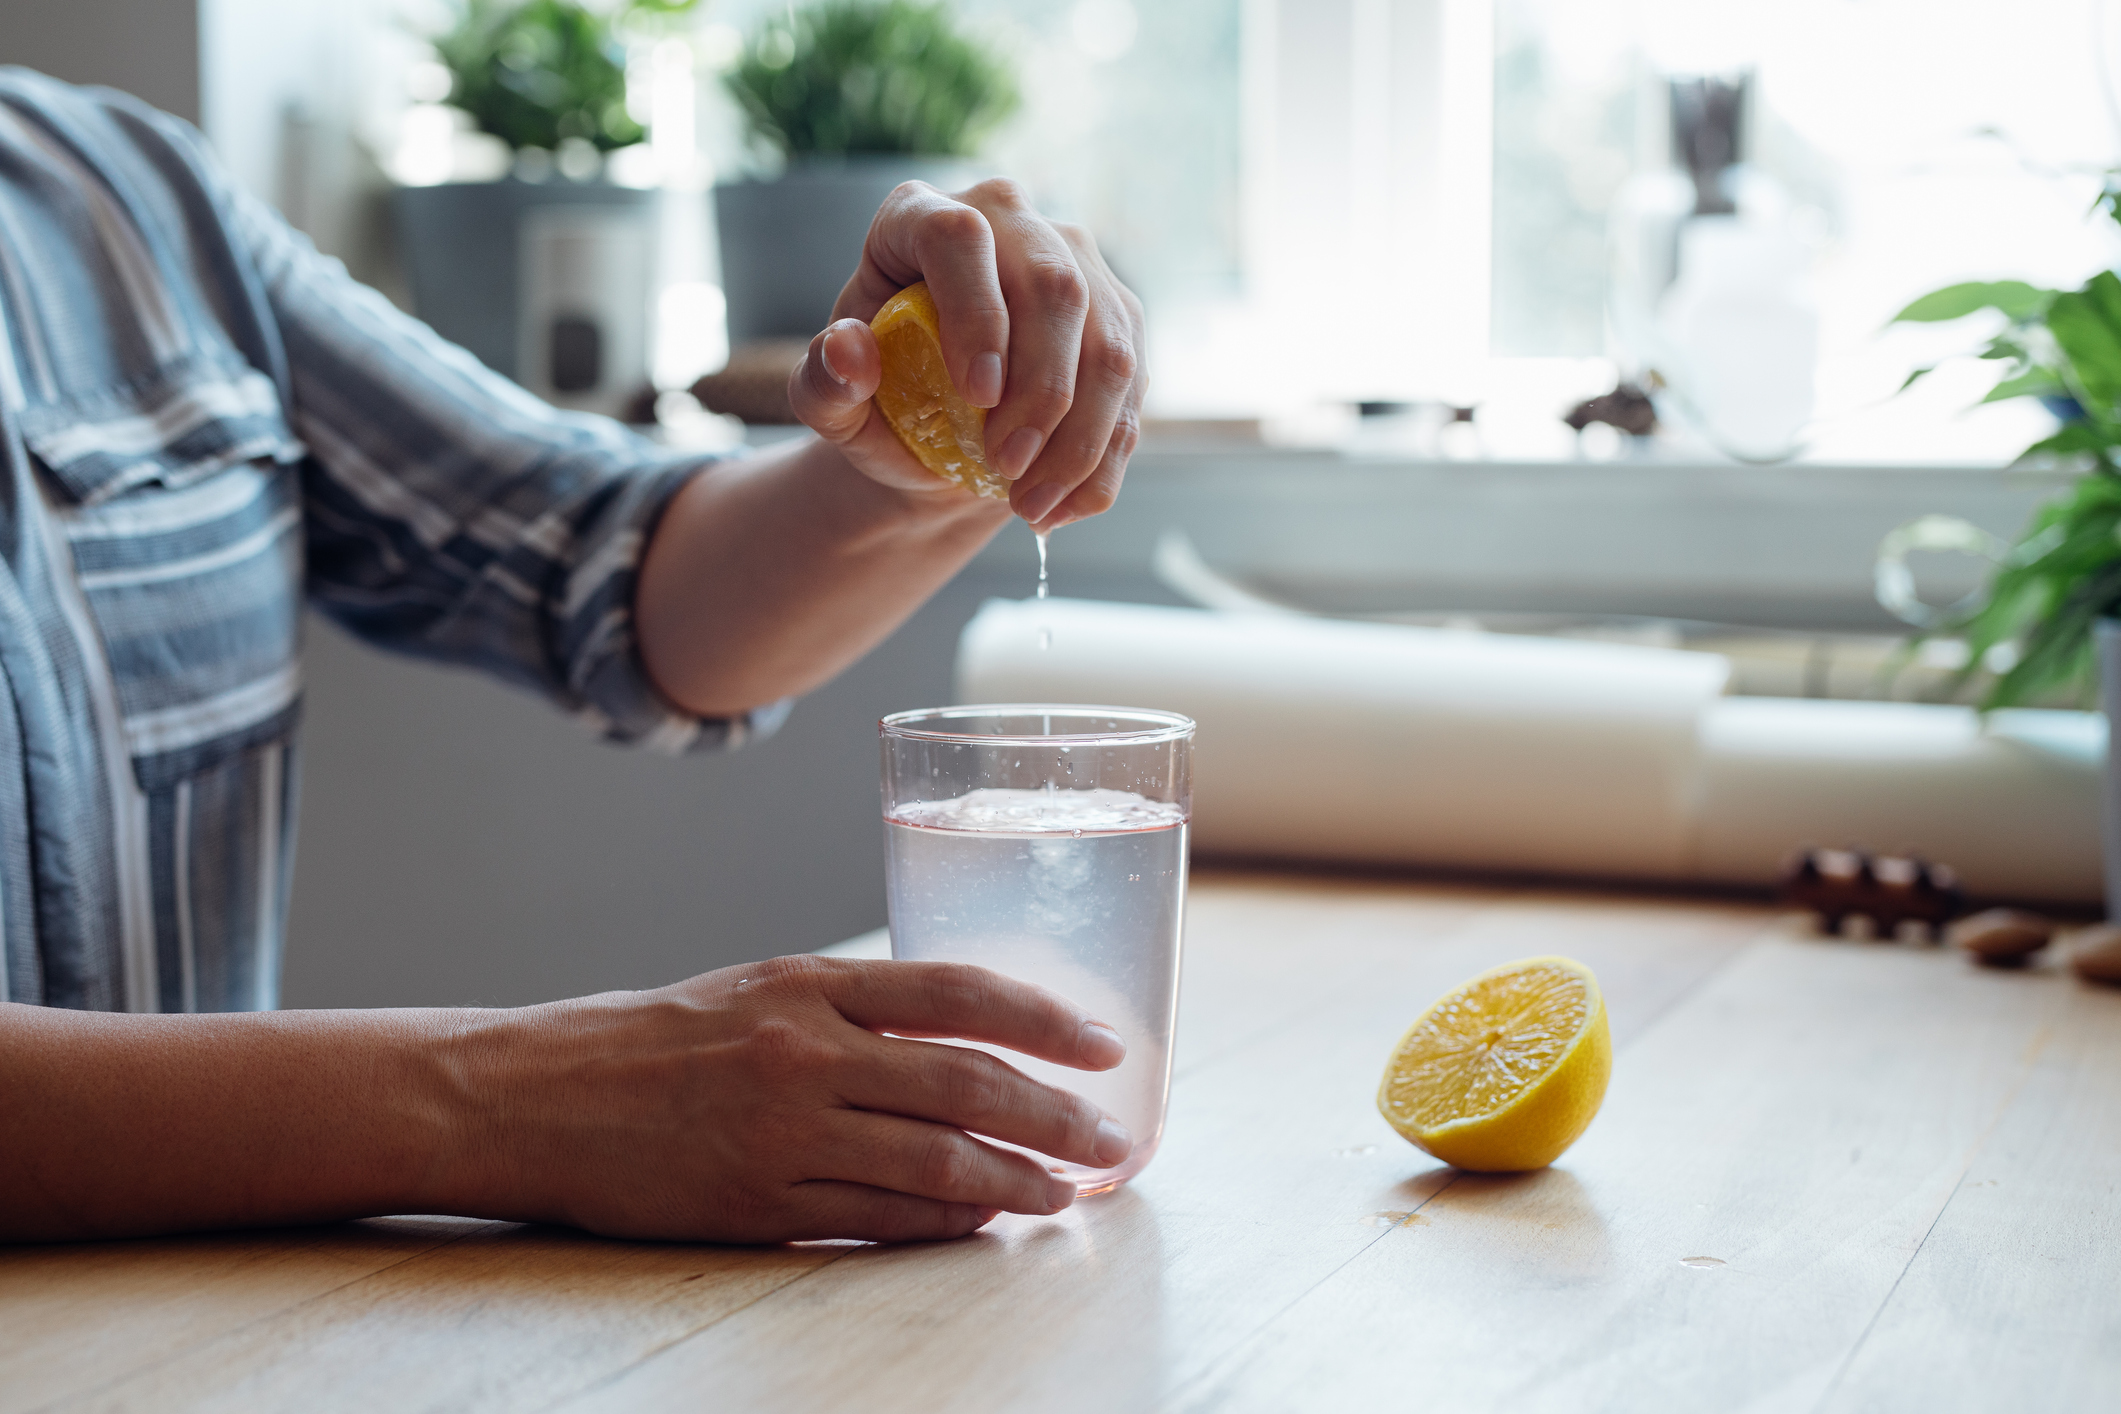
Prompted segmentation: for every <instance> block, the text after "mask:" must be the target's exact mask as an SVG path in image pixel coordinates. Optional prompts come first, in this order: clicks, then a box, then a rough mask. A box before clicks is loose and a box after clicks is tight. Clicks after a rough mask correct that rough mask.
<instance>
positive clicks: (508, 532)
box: [0, 69, 778, 1011]
mask: <svg viewBox="0 0 2121 1414" xmlns="http://www.w3.org/2000/svg"><path fill="white" fill-rule="evenodd" d="M698 467H699V460H698V458H696V457H695V458H677V457H673V456H671V455H669V454H667V453H664V452H661V451H659V450H658V449H657V448H655V447H653V446H652V445H650V444H649V443H647V442H645V441H643V440H642V439H640V438H638V437H635V436H633V435H632V434H630V433H628V432H626V431H625V430H624V429H623V428H621V427H620V426H618V425H617V424H616V423H613V422H610V421H608V420H605V419H601V418H592V417H585V416H581V415H577V414H570V413H562V412H559V411H556V410H554V409H552V408H550V407H548V406H546V405H545V404H543V403H541V402H539V401H537V400H536V399H534V398H532V397H531V396H529V395H528V394H527V393H525V392H523V391H522V390H521V389H520V388H517V387H516V386H515V385H514V384H512V383H509V382H508V381H507V380H505V379H503V378H501V377H499V376H498V375H496V374H494V373H492V372H490V371H489V370H487V369H486V368H484V367H482V366H480V365H479V364H478V362H477V361H476V360H474V359H473V358H472V357H471V356H470V355H468V354H466V353H465V352H463V351H462V350H460V349H458V348H455V347H454V346H452V345H450V344H447V343H445V342H444V341H443V340H441V339H440V338H438V337H437V336H436V335H435V334H434V333H433V332H432V331H430V330H429V329H427V328H426V327H425V326H423V325H421V324H419V323H418V322H417V321H415V320H412V319H409V318H407V317H406V316H405V315H403V314H401V313H399V312H398V311H397V310H396V309H394V308H393V307H392V306H391V305H390V304H389V302H388V301H386V300H384V299H383V298H382V297H381V296H379V295H377V294H375V293H374V292H373V291H371V290H368V289H365V288H363V287H362V286H360V285H358V284H356V283H355V282H354V281H353V280H352V279H350V278H349V277H348V276H347V274H346V272H345V270H344V269H343V268H342V267H341V266H340V265H339V264H338V263H337V262H336V261H333V260H328V259H326V258H324V257H323V256H320V255H319V254H318V253H317V252H316V251H315V250H314V249H313V248H311V247H310V245H309V244H308V242H307V241H305V240H304V239H303V238H302V237H301V236H299V235H297V234H296V233H294V232H293V231H291V230H290V229H289V228H288V227H287V226H286V225H285V224H284V223H283V222H281V221H280V219H279V218H278V217H277V216H275V215H274V214H273V213H272V212H271V211H270V210H268V209H267V208H265V207H264V206H262V205H260V204H259V203H257V202H255V201H252V200H250V199H248V198H246V197H245V196H243V195H242V194H241V193H239V192H238V191H236V190H235V189H234V188H233V187H232V185H231V184H230V183H229V182H228V180H227V179H226V178H225V177H224V176H223V175H222V174H221V172H220V171H219V170H218V169H217V168H216V167H215V165H214V164H213V162H212V160H211V158H210V157H209V156H208V155H207V154H206V152H205V150H204V148H203V146H202V144H201V142H200V139H199V137H198V135H197V134H196V133H195V132H193V131H192V130H191V129H190V128H189V127H187V126H186V125H184V124H183V123H181V122H179V121H177V120H176V119H173V118H170V117H168V116H167V115H164V114H161V113H157V112H155V111H153V110H152V109H149V108H147V107H145V106H143V105H141V104H139V103H138V102H136V101H134V100H132V99H129V98H127V97H125V96H123V95H121V94H115V93H109V92H105V91H101V90H92V89H79V88H73V87H70V86H68V85H65V84H61V83H57V82H54V81H52V80H50V79H47V78H44V77H42V76H40V75H37V74H33V73H30V72H28V71H26V70H21V69H0V679H4V683H5V688H6V690H5V691H4V692H0V953H4V961H5V966H4V968H0V1000H8V1001H19V1002H41V1003H45V1004H49V1005H54V1006H69V1007H85V1008H96V1009H112V1010H132V1011H192V1010H198V1011H218V1010H242V1009H252V1008H263V1007H270V1006H272V1005H273V1004H274V1001H275V999H276V996H277V992H278V972H279V956H280V947H281V930H282V925H283V921H284V919H285V916H286V910H287V895H288V885H289V879H290V866H291V863H292V859H293V835H292V830H293V824H294V789H295V778H296V772H295V761H294V740H295V728H296V718H297V715H298V710H299V705H300V677H299V668H298V649H299V641H298V640H299V628H300V610H301V605H302V602H303V597H304V594H305V591H306V594H307V597H308V600H309V602H310V603H312V604H314V605H316V606H317V607H318V608H320V609H321V610H322V611H323V612H325V613H327V614H329V615H330V616H331V617H332V618H334V619H336V620H337V621H338V622H339V623H341V624H343V625H345V626H346V627H347V628H349V629H351V630H353V631H354V632H355V633H357V634H359V635H360V636H361V637H363V638H365V639H367V640H368V641H370V642H371V643H375V644H379V645H382V646H384V647H388V648H393V649H397V650H400V651H403V652H408V653H415V654H419V655H422V656H425V657H430V658H437V659H442V660H446V661H449V662H454V663H464V664H471V665H475V666H477V667H481V668H484V669H486V670H488V671H490V672H493V673H496V674H498V675H499V676H501V677H503V678H506V679H508V680H510V681H512V682H516V683H519V684H522V685H524V686H527V687H530V688H533V689H536V690H538V691H540V692H543V693H544V694H546V695H547V696H549V697H551V698H552V699H554V700H555V701H556V702H558V703H560V704H561V705H562V706H564V707H566V708H567V709H569V710H571V711H573V712H575V713H576V714H577V715H579V716H580V717H582V718H583V719H584V720H586V721H588V722H589V723H591V724H592V725H593V726H594V727H595V728H596V729H597V730H599V731H601V732H602V733H604V734H605V735H606V736H608V737H610V738H612V739H614V740H618V741H629V742H644V743H648V744H650V745H654V746H657V747H661V748H664V749H667V750H688V749H694V748H699V747H710V746H720V745H731V744H734V743H736V742H738V741H740V740H742V739H743V738H744V737H745V736H746V735H747V734H749V733H752V732H755V731H758V730H763V729H767V728H770V726H771V725H772V724H773V722H774V721H775V720H776V719H777V716H776V714H777V711H778V709H769V710H768V711H766V712H764V713H760V714H754V716H753V717H751V718H743V719H737V720H731V721H703V720H700V719H697V718H694V717H691V716H688V715H686V714H685V713H684V712H682V711H681V710H679V709H678V708H676V707H674V706H673V705H671V704H670V703H669V702H668V701H666V700H665V699H663V698H662V697H661V696H659V695H658V693H657V692H656V691H655V689H654V687H653V686H652V684H651V683H650V682H649V681H648V678H647V676H646V674H645V672H644V670H643V668H642V666H641V662H640V658H639V653H638V651H637V648H636V645H635V641H634V634H633V617H632V599H633V588H634V579H635V568H636V565H637V563H638V560H639V557H640V552H641V549H642V546H643V545H644V543H645V541H646V539H647V537H648V535H649V533H650V532H651V530H652V529H653V526H654V523H655V519H656V517H657V515H658V514H659V513H660V512H661V510H662V508H663V507H664V505H665V504H667V502H668V500H669V498H670V496H671V495H672V494H673V493H674V492H675V491H676V490H677V489H678V487H679V486H680V485H682V484H683V482H684V481H685V479H686V478H687V477H688V476H690V475H691V474H692V473H693V472H695V471H696V470H698Z"/></svg>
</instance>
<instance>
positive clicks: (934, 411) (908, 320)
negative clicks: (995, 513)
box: [869, 280, 1009, 501]
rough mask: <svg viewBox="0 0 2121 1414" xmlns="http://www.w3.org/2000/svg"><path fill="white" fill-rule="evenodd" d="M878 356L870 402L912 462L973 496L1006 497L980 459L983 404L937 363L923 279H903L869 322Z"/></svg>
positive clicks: (936, 331)
mask: <svg viewBox="0 0 2121 1414" xmlns="http://www.w3.org/2000/svg"><path fill="white" fill-rule="evenodd" d="M869 328H870V329H871V330H872V331H873V332H874V333H875V334H876V347H877V352H878V354H879V355H880V356H881V357H882V359H883V364H884V376H883V381H882V382H880V383H879V384H878V385H877V389H876V405H877V407H878V408H880V409H881V410H882V411H883V414H884V420H885V421H886V422H887V423H889V424H890V426H891V430H892V431H893V432H894V433H896V434H897V436H898V439H899V441H900V442H902V443H903V444H905V448H906V450H907V451H909V452H911V453H912V454H913V458H914V460H915V461H918V462H919V463H920V464H921V465H922V466H924V467H926V468H928V470H930V471H932V472H934V473H935V474H936V475H937V476H940V477H942V478H943V479H944V480H946V481H954V482H956V483H957V484H958V485H960V486H962V487H964V488H965V489H966V490H967V491H971V492H973V493H975V494H977V495H981V496H986V497H990V498H992V499H994V500H1000V501H1006V500H1008V499H1009V485H1008V483H1007V482H1006V481H1004V480H1002V478H1001V476H1000V474H999V473H997V472H996V471H995V470H994V468H993V467H992V466H991V465H989V464H988V461H987V410H986V409H985V408H980V407H974V406H973V405H972V404H971V403H968V402H966V401H965V400H964V398H962V397H960V396H959V395H958V391H957V387H956V385H955V384H953V383H952V382H951V381H950V370H949V369H948V368H947V367H945V366H944V364H943V345H942V326H941V324H940V323H939V321H938V319H937V316H936V311H935V299H934V297H933V296H931V295H930V294H929V293H928V282H927V281H925V280H923V281H921V282H920V283H918V284H914V285H908V286H907V287H906V288H905V289H903V290H900V291H899V292H898V293H897V294H895V295H893V296H892V297H891V298H890V299H888V300H886V301H884V307H883V308H882V309H880V310H878V311H877V312H876V318H874V319H872V320H870V321H869Z"/></svg>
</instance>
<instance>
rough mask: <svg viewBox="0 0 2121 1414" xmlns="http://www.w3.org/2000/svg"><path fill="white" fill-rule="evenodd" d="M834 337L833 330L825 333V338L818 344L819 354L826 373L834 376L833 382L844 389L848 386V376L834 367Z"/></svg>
mask: <svg viewBox="0 0 2121 1414" xmlns="http://www.w3.org/2000/svg"><path fill="white" fill-rule="evenodd" d="M832 335H833V331H832V330H830V329H827V330H826V331H825V337H824V338H823V339H822V340H820V341H819V343H818V346H817V354H818V358H819V359H820V360H821V361H822V362H823V363H824V365H825V372H826V373H828V374H830V375H831V376H832V381H833V382H835V383H837V384H839V385H840V386H841V387H842V388H844V387H846V386H847V375H846V374H844V373H842V372H840V371H839V370H838V369H837V368H834V367H833V366H832Z"/></svg>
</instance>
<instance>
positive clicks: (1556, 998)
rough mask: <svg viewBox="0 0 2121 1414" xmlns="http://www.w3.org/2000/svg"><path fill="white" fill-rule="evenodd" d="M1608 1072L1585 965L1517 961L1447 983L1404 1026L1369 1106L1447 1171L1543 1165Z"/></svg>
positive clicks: (1599, 1093)
mask: <svg viewBox="0 0 2121 1414" xmlns="http://www.w3.org/2000/svg"><path fill="white" fill-rule="evenodd" d="M1612 1073H1613V1039H1612V1033H1611V1032H1610V1030H1609V1029H1608V1028H1607V1026H1606V1016H1605V998H1604V996H1603V995H1602V994H1601V993H1600V992H1599V990H1598V979H1597V978H1596V977H1595V976H1593V975H1592V974H1591V969H1590V968H1588V967H1585V966H1584V965H1583V964H1582V963H1580V962H1574V961H1571V960H1570V959H1568V958H1565V957H1533V958H1526V959H1525V960H1524V961H1522V962H1511V963H1505V964H1504V965H1503V966H1501V967H1496V968H1491V969H1490V970H1488V971H1486V972H1483V973H1481V974H1480V975H1479V976H1478V977H1475V978H1474V979H1473V980H1472V981H1470V982H1467V983H1465V984H1464V985H1462V986H1460V987H1457V988H1455V989H1454V990H1452V991H1451V992H1449V993H1447V994H1446V995H1445V996H1444V997H1443V998H1442V999H1441V1000H1439V1001H1438V1002H1436V1004H1435V1005H1433V1006H1431V1007H1430V1008H1429V1009H1428V1011H1426V1012H1425V1013H1423V1014H1422V1017H1421V1019H1420V1020H1419V1021H1417V1022H1415V1023H1414V1024H1413V1026H1411V1027H1409V1028H1408V1030H1407V1034H1406V1035H1404V1036H1402V1037H1400V1038H1399V1044H1398V1045H1397V1046H1395V1047H1393V1048H1392V1058H1391V1060H1390V1061H1388V1062H1386V1064H1385V1078H1384V1083H1383V1084H1382V1085H1380V1086H1379V1087H1378V1090H1377V1108H1378V1109H1379V1111H1381V1112H1382V1113H1383V1115H1384V1117H1385V1119H1386V1120H1387V1121H1388V1122H1389V1123H1390V1124H1391V1126H1392V1127H1393V1128H1394V1129H1396V1130H1398V1131H1399V1133H1400V1135H1401V1136H1402V1137H1403V1138H1405V1139H1406V1140H1407V1141H1408V1142H1409V1143H1411V1144H1414V1145H1415V1146H1417V1147H1419V1148H1421V1149H1423V1150H1425V1151H1427V1152H1428V1153H1430V1154H1433V1155H1435V1156H1436V1157H1437V1158H1439V1159H1442V1160H1443V1161H1444V1162H1445V1163H1447V1164H1452V1165H1455V1166H1457V1167H1458V1168H1462V1169H1471V1170H1474V1171H1476V1172H1485V1173H1499V1172H1511V1171H1515V1170H1520V1169H1536V1168H1544V1167H1545V1166H1546V1165H1548V1164H1550V1163H1552V1162H1554V1160H1556V1159H1558V1158H1560V1157H1561V1153H1562V1151H1563V1150H1564V1149H1567V1148H1568V1147H1569V1145H1571V1144H1573V1143H1575V1142H1576V1141H1577V1139H1578V1138H1580V1137H1581V1136H1582V1134H1583V1132H1584V1130H1585V1129H1587V1128H1589V1127H1590V1124H1591V1120H1592V1119H1593V1117H1595V1116H1596V1115H1597V1113H1598V1107H1599V1105H1600V1104H1602V1103H1603V1102H1604V1100H1605V1087H1606V1081H1607V1079H1608V1078H1609V1077H1610V1076H1611V1075H1612Z"/></svg>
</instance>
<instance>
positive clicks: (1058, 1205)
mask: <svg viewBox="0 0 2121 1414" xmlns="http://www.w3.org/2000/svg"><path fill="white" fill-rule="evenodd" d="M1128 1147H1129V1148H1132V1147H1133V1145H1131V1144H1130V1145H1128ZM1074 1201H1075V1184H1074V1182H1073V1181H1072V1180H1070V1179H1065V1178H1056V1179H1054V1180H1053V1181H1052V1182H1051V1183H1049V1184H1047V1185H1046V1211H1047V1212H1049V1213H1057V1212H1059V1211H1060V1210H1061V1209H1063V1208H1065V1207H1067V1206H1068V1205H1069V1204H1070V1203H1073V1202H1074Z"/></svg>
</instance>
